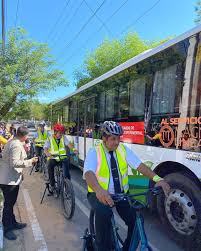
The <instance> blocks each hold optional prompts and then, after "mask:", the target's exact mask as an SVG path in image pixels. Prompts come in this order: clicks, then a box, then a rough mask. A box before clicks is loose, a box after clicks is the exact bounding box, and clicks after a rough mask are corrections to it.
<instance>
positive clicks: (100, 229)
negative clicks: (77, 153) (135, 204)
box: [84, 121, 170, 251]
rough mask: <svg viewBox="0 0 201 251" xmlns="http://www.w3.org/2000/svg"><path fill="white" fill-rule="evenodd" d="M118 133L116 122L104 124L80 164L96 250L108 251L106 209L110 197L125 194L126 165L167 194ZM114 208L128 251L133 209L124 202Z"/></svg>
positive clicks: (108, 211)
mask: <svg viewBox="0 0 201 251" xmlns="http://www.w3.org/2000/svg"><path fill="white" fill-rule="evenodd" d="M122 134H123V129H122V127H121V126H120V125H119V124H118V123H116V122H113V121H105V122H104V123H103V126H102V140H103V143H100V144H99V145H98V146H97V147H95V148H92V149H91V150H90V151H89V152H88V154H87V157H86V159H85V163H84V177H85V179H86V182H87V185H88V194H87V198H88V201H89V203H90V205H91V207H92V209H93V210H94V211H95V215H96V219H95V228H96V229H95V232H96V242H97V248H98V249H97V250H98V251H109V250H111V248H110V243H111V240H110V236H111V235H110V233H111V232H110V228H111V215H112V214H111V208H110V207H112V206H113V205H114V202H113V200H112V198H111V196H110V194H115V193H122V192H124V193H128V192H129V185H128V166H130V167H131V168H133V169H137V170H138V171H139V172H140V173H142V174H143V175H145V176H147V177H148V178H149V179H151V180H153V181H155V182H157V185H158V186H161V187H162V188H163V190H164V192H165V194H166V195H167V194H168V193H169V191H170V187H169V185H168V184H167V183H166V182H165V181H164V180H163V179H162V178H161V177H159V176H157V175H156V174H155V173H154V172H153V171H152V170H150V169H149V168H148V167H147V166H146V165H144V164H143V163H142V162H141V160H140V159H139V158H138V157H137V156H136V155H135V153H134V152H132V151H131V150H130V149H129V148H128V147H126V146H124V145H123V144H122V143H120V136H121V135H122ZM115 206H116V209H117V212H118V214H119V215H120V217H121V218H122V219H123V220H124V222H125V224H126V225H127V226H128V233H127V238H126V240H125V242H124V246H123V249H122V250H123V251H128V247H129V244H130V240H131V236H132V231H133V227H134V224H135V218H136V216H135V210H133V209H132V208H131V206H130V205H129V203H128V201H120V202H117V203H115Z"/></svg>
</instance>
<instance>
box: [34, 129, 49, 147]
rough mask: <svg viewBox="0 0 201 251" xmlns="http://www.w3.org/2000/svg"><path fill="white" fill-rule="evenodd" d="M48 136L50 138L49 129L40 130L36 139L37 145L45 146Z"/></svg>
mask: <svg viewBox="0 0 201 251" xmlns="http://www.w3.org/2000/svg"><path fill="white" fill-rule="evenodd" d="M47 138H48V134H47V131H44V133H42V132H41V131H38V137H37V138H36V139H35V142H36V143H35V146H39V147H43V146H44V144H45V141H46V140H47Z"/></svg>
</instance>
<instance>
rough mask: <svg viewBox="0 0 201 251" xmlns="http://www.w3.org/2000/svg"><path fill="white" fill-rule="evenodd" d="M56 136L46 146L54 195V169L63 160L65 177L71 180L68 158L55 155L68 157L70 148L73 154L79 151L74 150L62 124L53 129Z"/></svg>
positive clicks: (51, 188) (51, 189)
mask: <svg viewBox="0 0 201 251" xmlns="http://www.w3.org/2000/svg"><path fill="white" fill-rule="evenodd" d="M53 130H54V134H53V135H52V136H51V137H49V138H48V140H47V141H46V142H45V145H44V152H45V154H46V156H47V157H48V161H47V167H48V174H49V180H50V192H51V193H53V190H54V185H55V179H54V167H55V166H56V165H57V163H58V162H59V161H60V160H61V159H62V167H63V170H64V177H68V178H69V179H70V172H69V162H68V159H67V157H66V156H65V157H60V158H59V157H56V156H54V155H56V154H59V155H66V154H67V151H66V150H67V149H66V147H69V148H70V149H71V150H72V151H73V152H75V153H77V150H76V149H75V148H73V145H72V144H71V143H70V142H69V141H68V138H67V136H66V135H64V134H65V127H64V126H63V125H61V124H56V125H54V127H53Z"/></svg>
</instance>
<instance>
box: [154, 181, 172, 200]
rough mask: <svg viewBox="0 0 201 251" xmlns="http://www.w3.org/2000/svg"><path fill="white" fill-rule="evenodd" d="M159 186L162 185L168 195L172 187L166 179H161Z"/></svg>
mask: <svg viewBox="0 0 201 251" xmlns="http://www.w3.org/2000/svg"><path fill="white" fill-rule="evenodd" d="M156 186H157V187H162V189H163V192H164V194H165V196H166V197H167V196H168V195H169V193H170V190H171V187H170V185H169V184H168V183H167V182H166V181H165V180H160V181H158V182H157V184H156Z"/></svg>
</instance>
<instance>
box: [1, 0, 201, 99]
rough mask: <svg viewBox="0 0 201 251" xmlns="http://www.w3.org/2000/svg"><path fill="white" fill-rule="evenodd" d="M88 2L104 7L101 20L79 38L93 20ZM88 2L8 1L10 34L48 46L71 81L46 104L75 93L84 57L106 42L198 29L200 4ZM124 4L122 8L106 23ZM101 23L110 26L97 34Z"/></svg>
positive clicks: (187, 0)
mask: <svg viewBox="0 0 201 251" xmlns="http://www.w3.org/2000/svg"><path fill="white" fill-rule="evenodd" d="M85 1H86V2H87V4H88V6H89V7H90V8H91V9H92V10H93V11H95V10H96V9H97V8H99V6H101V7H100V9H99V11H98V12H97V16H98V18H99V19H98V18H97V16H94V17H93V18H92V19H91V20H90V22H89V23H88V25H86V27H85V28H84V29H83V31H82V32H81V33H80V34H79V36H77V37H76V34H77V33H78V32H79V31H80V29H81V28H82V27H83V25H84V24H85V23H86V22H87V20H88V19H89V18H90V16H92V11H91V10H90V9H89V7H87V5H86V3H85ZM85 1H83V0H57V1H55V0H42V1H41V0H32V1H31V0H6V29H7V30H8V29H10V28H12V27H15V25H16V26H20V27H23V28H25V29H26V30H27V31H28V34H29V36H30V37H31V38H32V39H34V40H37V41H39V42H42V43H43V42H47V43H48V45H49V47H50V48H51V53H52V55H53V56H54V57H55V58H56V59H57V65H58V68H60V69H61V70H63V71H64V72H65V75H66V77H67V78H68V79H69V81H70V85H69V87H66V88H64V87H60V88H58V89H57V90H56V91H52V92H50V93H49V94H48V95H45V96H44V95H43V96H41V97H40V100H41V101H43V102H49V101H52V100H56V99H57V98H60V97H64V96H66V95H67V94H69V93H70V92H72V91H73V90H75V86H74V85H73V82H74V81H73V72H74V70H75V69H77V68H80V67H81V65H82V63H83V59H84V58H85V55H86V53H87V52H91V51H93V50H94V49H95V48H96V47H97V46H98V45H99V44H100V43H101V42H102V41H103V39H104V38H109V39H112V38H122V36H123V35H124V34H125V32H127V31H136V32H137V33H138V34H139V35H140V36H141V38H143V39H146V40H158V39H162V38H166V37H169V36H172V35H179V34H181V33H184V32H185V31H187V30H189V29H191V28H193V27H194V26H195V24H194V19H195V11H194V7H195V4H196V0H127V1H126V0H105V1H104V0H85ZM124 2H125V4H124V5H123V7H122V8H121V9H119V11H118V12H117V13H116V14H115V15H114V16H113V17H112V18H111V19H109V20H108V18H109V17H110V16H111V15H112V14H113V13H114V12H115V11H116V10H117V9H118V8H119V7H120V6H121V5H122V4H123V3H124ZM102 3H103V4H102ZM101 4H102V5H101ZM17 6H18V8H17ZM153 6H154V7H153ZM152 7H153V8H152ZM78 8H79V9H78ZM150 8H152V9H151V10H150V11H149V12H147V10H149V9H150ZM17 9H18V11H17ZM76 9H78V10H77V13H76V15H74V13H75V11H76ZM139 17H141V18H140V19H139ZM100 19H101V20H102V21H103V22H105V23H106V28H105V27H103V28H102V29H101V30H100V31H99V32H97V31H98V30H99V28H100V26H101V25H102V23H101V21H100ZM107 20H108V21H107ZM123 31H124V33H123ZM75 37H76V39H75ZM87 40H88V41H87ZM85 41H87V43H85Z"/></svg>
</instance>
